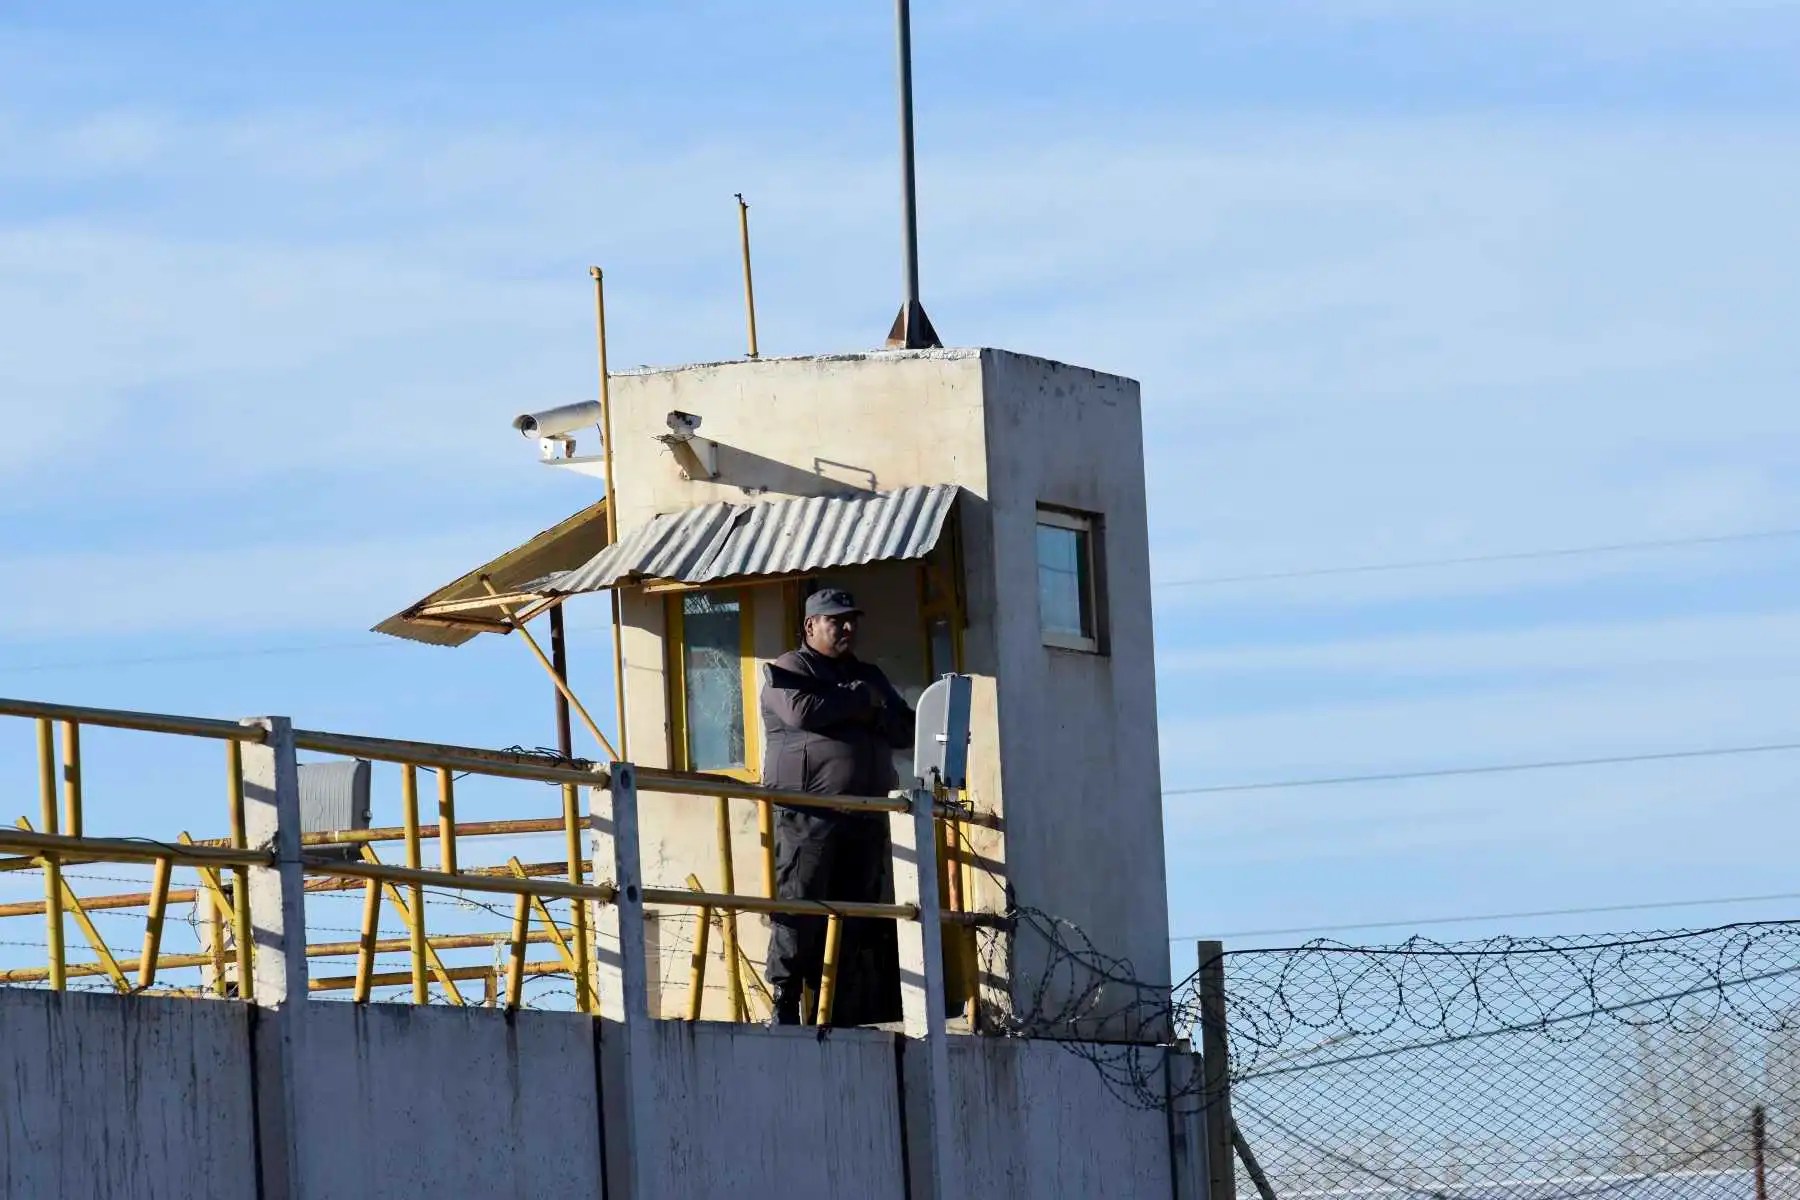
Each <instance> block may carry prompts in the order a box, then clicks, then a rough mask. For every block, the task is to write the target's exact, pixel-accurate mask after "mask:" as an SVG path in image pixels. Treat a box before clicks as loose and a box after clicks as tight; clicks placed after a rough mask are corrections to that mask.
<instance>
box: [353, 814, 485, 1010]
mask: <svg viewBox="0 0 1800 1200" xmlns="http://www.w3.org/2000/svg"><path fill="white" fill-rule="evenodd" d="M362 857H363V861H364V862H366V863H369V864H370V865H371V866H376V867H379V866H381V865H382V863H381V856H380V855H378V854H376V853H375V847H373V846H364V847H363V848H362ZM382 887H383V890H384V892H385V894H386V895H387V899H388V903H389V904H391V905H393V906H394V911H395V912H397V913H399V914H400V921H401V923H402V924H404V925H405V926H406V932H407V942H406V944H407V948H408V949H409V950H411V951H412V952H413V954H414V955H415V957H414V959H413V965H414V967H415V968H419V969H420V970H422V966H421V964H423V965H424V966H429V967H430V968H431V973H432V974H433V975H435V976H436V977H437V980H438V982H439V983H441V984H443V985H444V994H445V995H446V996H448V997H449V999H450V1003H452V1004H458V1005H460V1004H462V1003H464V1001H463V997H462V992H460V991H458V990H457V987H456V978H457V976H456V972H454V971H452V970H451V969H450V968H449V967H447V966H446V965H445V964H444V960H443V958H442V956H440V955H439V954H438V952H437V947H436V946H434V945H432V944H431V939H430V938H428V937H426V936H425V913H424V903H423V902H424V899H425V897H424V888H425V885H424V884H423V883H411V884H408V885H407V887H408V889H409V890H410V891H412V892H413V903H412V904H408V903H407V902H406V897H404V896H402V895H401V894H400V889H399V887H397V886H396V885H394V884H392V883H384V884H383V885H382ZM418 973H419V971H414V972H411V973H409V974H408V978H409V979H411V980H412V983H413V986H414V989H415V990H414V995H417V994H418V993H417V988H418V984H419V980H418V978H417V975H418ZM467 978H473V976H468V977H467ZM430 998H431V997H430V992H429V991H427V993H426V999H425V1001H421V1003H428V1002H429V1001H430Z"/></svg>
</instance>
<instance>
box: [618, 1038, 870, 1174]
mask: <svg viewBox="0 0 1800 1200" xmlns="http://www.w3.org/2000/svg"><path fill="white" fill-rule="evenodd" d="M655 1030H656V1033H655V1046H656V1059H655V1063H654V1066H653V1067H652V1068H651V1070H650V1072H649V1074H650V1078H651V1083H652V1088H653V1090H652V1092H651V1099H650V1101H649V1103H648V1104H646V1106H645V1108H644V1110H643V1113H644V1116H645V1118H646V1119H648V1120H649V1121H651V1122H652V1125H651V1130H652V1134H651V1137H652V1142H651V1144H652V1145H654V1146H656V1147H657V1148H658V1149H657V1152H656V1154H655V1155H654V1156H653V1157H654V1159H655V1161H654V1162H653V1163H652V1164H650V1171H649V1176H648V1184H649V1186H648V1187H647V1188H646V1189H645V1194H646V1195H650V1196H670V1197H675V1196H679V1197H682V1200H708V1198H709V1197H719V1198H721V1200H726V1198H729V1200H743V1198H744V1197H748V1196H779V1197H781V1200H842V1198H843V1197H846V1196H853V1197H856V1200H903V1198H904V1195H905V1192H904V1176H903V1173H902V1172H903V1168H902V1164H901V1152H900V1103H899V1088H898V1081H897V1078H896V1075H895V1050H894V1038H893V1036H892V1035H891V1034H885V1033H878V1032H874V1031H870V1030H856V1029H842V1030H836V1031H834V1032H833V1033H831V1034H830V1036H828V1037H825V1038H820V1037H819V1036H818V1035H817V1033H816V1031H814V1030H811V1029H763V1028H761V1027H758V1026H749V1025H737V1026H732V1025H723V1024H713V1023H707V1022H702V1023H699V1024H687V1023H685V1022H675V1021H670V1022H662V1023H659V1024H657V1025H656V1026H655Z"/></svg>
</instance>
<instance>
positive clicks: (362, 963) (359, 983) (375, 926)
mask: <svg viewBox="0 0 1800 1200" xmlns="http://www.w3.org/2000/svg"><path fill="white" fill-rule="evenodd" d="M380 930H381V884H380V883H378V882H376V881H375V880H373V879H371V880H369V882H368V883H366V884H364V885H363V910H362V929H361V931H360V936H359V937H358V940H357V947H356V989H355V991H353V992H352V993H351V994H350V998H351V999H352V1000H354V1001H355V1002H356V1003H358V1004H367V1003H368V1002H369V989H370V987H371V986H372V985H371V984H370V982H369V981H370V980H371V979H373V978H374V977H375V941H376V934H378V933H379V932H380Z"/></svg>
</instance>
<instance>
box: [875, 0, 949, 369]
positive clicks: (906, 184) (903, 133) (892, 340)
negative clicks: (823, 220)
mask: <svg viewBox="0 0 1800 1200" xmlns="http://www.w3.org/2000/svg"><path fill="white" fill-rule="evenodd" d="M894 17H895V23H896V25H897V26H898V29H897V32H898V34H899V38H898V40H899V53H900V222H901V225H902V227H903V230H904V235H905V248H906V301H905V303H903V304H902V305H901V306H900V315H898V316H896V317H895V318H894V327H893V328H892V329H890V330H888V336H887V344H888V345H889V346H890V347H893V348H896V349H899V348H904V349H907V350H927V349H932V348H935V347H938V346H942V345H943V344H944V343H943V342H941V341H939V340H938V335H937V330H935V329H933V328H932V327H931V318H930V317H928V316H926V315H925V306H924V305H923V304H921V303H920V302H919V213H918V188H917V186H916V184H915V182H914V179H913V103H912V6H911V4H910V3H909V2H908V0H894Z"/></svg>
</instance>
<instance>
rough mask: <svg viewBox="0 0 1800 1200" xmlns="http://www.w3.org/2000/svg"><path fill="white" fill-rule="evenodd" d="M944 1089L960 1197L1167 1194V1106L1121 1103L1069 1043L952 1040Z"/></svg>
mask: <svg viewBox="0 0 1800 1200" xmlns="http://www.w3.org/2000/svg"><path fill="white" fill-rule="evenodd" d="M950 1086H951V1095H952V1104H953V1109H952V1113H953V1115H952V1124H953V1125H954V1126H955V1128H956V1129H957V1131H958V1132H959V1134H960V1135H961V1137H962V1141H961V1143H960V1146H959V1151H960V1155H959V1156H960V1158H961V1160H962V1163H963V1170H964V1171H965V1172H966V1173H965V1175H964V1177H963V1179H962V1180H961V1183H962V1187H963V1191H964V1194H966V1195H970V1196H980V1197H982V1198H983V1200H1050V1198H1053V1197H1070V1198H1071V1200H1073V1198H1075V1197H1106V1198H1108V1200H1137V1198H1139V1197H1143V1198H1146V1200H1148V1198H1151V1197H1154V1198H1155V1200H1167V1198H1168V1197H1169V1196H1171V1195H1172V1194H1173V1187H1174V1185H1173V1182H1172V1181H1173V1178H1174V1175H1173V1171H1172V1165H1171V1161H1170V1154H1171V1149H1170V1139H1169V1121H1168V1114H1167V1113H1166V1111H1165V1110H1163V1109H1160V1108H1154V1109H1143V1108H1136V1107H1133V1106H1131V1105H1129V1104H1126V1103H1125V1102H1123V1101H1122V1100H1120V1099H1119V1098H1118V1097H1116V1096H1115V1095H1113V1094H1112V1093H1111V1092H1109V1091H1108V1090H1107V1088H1106V1082H1105V1080H1104V1079H1103V1078H1102V1077H1101V1075H1100V1073H1099V1072H1098V1071H1097V1070H1096V1069H1095V1067H1094V1065H1093V1064H1092V1063H1089V1062H1086V1061H1084V1060H1083V1059H1081V1058H1080V1057H1078V1056H1077V1055H1076V1054H1075V1053H1073V1052H1072V1049H1071V1048H1070V1047H1067V1046H1062V1045H1058V1044H1056V1043H1053V1042H1044V1041H1021V1040H1014V1039H1007V1040H996V1039H989V1038H983V1039H970V1038H957V1039H953V1040H952V1041H951V1043H950Z"/></svg>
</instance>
